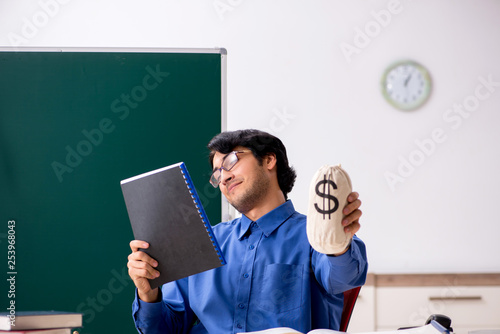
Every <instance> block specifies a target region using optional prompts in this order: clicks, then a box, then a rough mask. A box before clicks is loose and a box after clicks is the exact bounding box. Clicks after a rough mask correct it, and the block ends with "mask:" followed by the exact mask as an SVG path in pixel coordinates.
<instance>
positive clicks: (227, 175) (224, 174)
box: [220, 169, 234, 185]
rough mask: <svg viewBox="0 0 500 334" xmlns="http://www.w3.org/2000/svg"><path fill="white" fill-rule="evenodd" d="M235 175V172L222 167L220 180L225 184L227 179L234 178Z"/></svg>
mask: <svg viewBox="0 0 500 334" xmlns="http://www.w3.org/2000/svg"><path fill="white" fill-rule="evenodd" d="M233 177H234V174H233V173H231V171H228V170H225V169H221V171H220V182H221V183H222V184H223V185H225V184H226V182H227V181H230V180H232V179H233Z"/></svg>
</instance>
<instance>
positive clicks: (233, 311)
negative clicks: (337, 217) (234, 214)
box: [132, 201, 367, 334]
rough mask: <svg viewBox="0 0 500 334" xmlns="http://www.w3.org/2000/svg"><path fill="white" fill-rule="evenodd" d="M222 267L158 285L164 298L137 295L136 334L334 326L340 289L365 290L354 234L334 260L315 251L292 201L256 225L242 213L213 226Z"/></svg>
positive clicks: (360, 254) (360, 251)
mask: <svg viewBox="0 0 500 334" xmlns="http://www.w3.org/2000/svg"><path fill="white" fill-rule="evenodd" d="M213 230H214V234H215V237H216V238H217V241H218V243H219V245H220V247H221V249H222V252H223V253H224V257H225V258H226V261H227V264H226V265H225V266H223V267H220V268H216V269H213V270H209V271H205V272H203V273H200V274H197V275H193V276H190V277H188V278H185V279H181V280H178V281H175V282H171V283H167V284H165V285H163V286H162V288H161V293H162V301H161V302H158V303H146V302H143V301H141V300H139V299H138V298H137V292H136V298H135V300H134V303H133V306H132V309H133V317H134V321H135V325H136V327H137V329H138V330H139V332H141V333H144V334H147V333H191V334H194V333H211V334H224V333H240V332H248V331H257V330H262V329H267V328H271V327H291V328H294V329H296V330H298V331H301V332H303V333H306V332H308V331H310V330H312V329H316V328H330V329H335V330H338V329H339V325H340V316H341V313H342V305H343V294H342V293H343V292H344V291H346V290H349V289H351V288H353V287H356V286H360V285H363V284H364V282H365V279H366V272H367V261H366V250H365V246H364V243H363V242H362V241H361V240H360V239H358V238H357V237H356V236H355V237H354V238H353V241H352V243H351V247H350V249H349V250H348V251H347V252H346V253H344V254H342V255H340V256H337V257H335V256H328V255H325V254H321V253H318V252H316V251H315V250H313V249H312V247H311V246H310V244H309V242H308V239H307V234H306V216H304V215H302V214H300V213H298V212H296V211H295V209H294V207H293V204H292V202H291V201H287V202H286V203H284V204H283V205H281V206H279V207H278V208H276V209H274V210H273V211H271V212H269V213H267V214H266V215H264V216H263V217H261V218H260V219H258V220H257V221H255V222H252V221H251V220H250V219H248V218H247V217H246V216H242V217H241V218H237V219H234V220H232V221H230V222H226V223H220V224H218V225H216V226H214V228H213Z"/></svg>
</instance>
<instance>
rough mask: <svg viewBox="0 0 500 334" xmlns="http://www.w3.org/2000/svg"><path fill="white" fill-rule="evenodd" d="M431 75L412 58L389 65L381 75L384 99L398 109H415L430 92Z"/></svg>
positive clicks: (425, 99) (423, 101) (424, 100)
mask: <svg viewBox="0 0 500 334" xmlns="http://www.w3.org/2000/svg"><path fill="white" fill-rule="evenodd" d="M431 86H432V83H431V77H430V75H429V72H428V71H427V69H426V68H425V67H423V66H422V65H420V64H419V63H417V62H415V61H412V60H403V61H399V62H397V63H394V64H392V65H391V66H389V67H388V68H387V69H386V70H385V72H384V74H383V76H382V93H383V95H384V97H385V99H386V100H387V101H388V102H389V103H390V104H391V105H393V106H394V107H396V108H398V109H400V110H415V109H417V108H419V107H420V106H422V105H423V104H424V103H425V102H426V101H427V99H428V98H429V95H430V93H431Z"/></svg>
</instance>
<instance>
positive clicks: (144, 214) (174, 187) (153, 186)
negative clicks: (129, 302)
mask: <svg viewBox="0 0 500 334" xmlns="http://www.w3.org/2000/svg"><path fill="white" fill-rule="evenodd" d="M121 188H122V192H123V197H124V199H125V204H126V207H127V212H128V215H129V219H130V223H131V225H132V230H133V232H134V238H135V239H136V240H144V241H147V242H148V243H149V245H150V246H149V248H148V249H144V250H143V251H144V252H146V253H147V254H149V255H150V256H151V257H152V258H154V259H155V260H157V261H158V267H157V268H156V269H158V271H159V272H160V277H158V278H156V279H153V280H150V283H151V287H152V288H155V287H158V286H160V285H162V284H164V283H167V282H171V281H175V280H178V279H180V278H184V277H187V276H190V275H193V274H197V273H200V272H203V271H206V270H209V269H213V268H217V267H220V266H222V265H224V264H225V260H224V258H223V256H222V253H221V251H220V248H219V246H218V244H217V241H216V240H215V238H214V237H213V233H212V228H211V225H210V223H209V221H208V219H207V217H206V214H205V211H204V209H203V207H202V205H201V203H200V201H199V198H198V195H197V194H196V190H195V188H194V186H193V185H192V181H191V178H190V177H189V174H188V173H187V169H186V166H185V164H184V163H182V162H181V163H178V164H175V165H171V166H167V167H164V168H161V169H158V170H154V171H151V172H148V173H145V174H141V175H138V176H136V177H132V178H129V179H126V180H123V181H121Z"/></svg>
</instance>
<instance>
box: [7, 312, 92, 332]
mask: <svg viewBox="0 0 500 334" xmlns="http://www.w3.org/2000/svg"><path fill="white" fill-rule="evenodd" d="M79 327H82V314H81V313H73V312H59V311H33V312H28V311H23V312H16V313H15V314H12V315H11V314H10V313H6V312H2V313H0V333H9V334H30V333H31V334H73V332H72V330H73V329H74V328H79ZM76 333H78V332H76Z"/></svg>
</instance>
